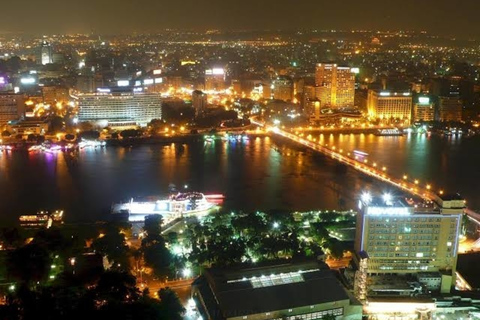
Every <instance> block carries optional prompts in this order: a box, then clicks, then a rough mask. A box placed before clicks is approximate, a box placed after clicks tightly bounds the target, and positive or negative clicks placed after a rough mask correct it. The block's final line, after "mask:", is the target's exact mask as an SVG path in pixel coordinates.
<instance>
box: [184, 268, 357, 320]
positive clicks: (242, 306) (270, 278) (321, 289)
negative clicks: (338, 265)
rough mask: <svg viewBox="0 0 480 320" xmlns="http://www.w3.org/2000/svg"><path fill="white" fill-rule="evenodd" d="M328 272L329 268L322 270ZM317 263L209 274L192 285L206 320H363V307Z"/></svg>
mask: <svg viewBox="0 0 480 320" xmlns="http://www.w3.org/2000/svg"><path fill="white" fill-rule="evenodd" d="M323 268H325V267H323ZM323 268H322V267H321V265H319V264H318V263H307V264H293V263H292V264H282V265H277V266H270V267H257V268H253V269H232V268H230V269H228V270H222V269H207V270H205V271H204V273H203V275H202V276H201V277H200V278H198V279H197V280H195V282H194V283H193V285H192V297H193V299H194V301H195V303H196V305H197V308H198V310H199V311H200V313H201V315H202V317H203V319H206V320H207V319H212V320H225V319H229V320H244V319H252V320H257V319H258V320H260V319H262V320H265V319H288V320H297V319H302V320H314V319H322V318H323V317H325V316H328V315H330V316H334V317H335V319H338V320H341V319H350V320H360V319H361V318H362V306H361V305H360V304H359V303H358V301H356V300H355V299H354V298H351V297H349V295H348V294H347V293H346V291H345V289H344V288H343V287H342V285H341V284H340V283H339V282H338V280H336V278H335V276H334V275H333V274H332V272H331V271H330V270H328V269H323Z"/></svg>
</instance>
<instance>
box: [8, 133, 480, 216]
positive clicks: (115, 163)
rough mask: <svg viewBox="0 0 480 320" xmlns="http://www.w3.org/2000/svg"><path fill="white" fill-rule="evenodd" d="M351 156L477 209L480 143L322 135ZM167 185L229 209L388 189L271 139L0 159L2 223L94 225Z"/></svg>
mask: <svg viewBox="0 0 480 320" xmlns="http://www.w3.org/2000/svg"><path fill="white" fill-rule="evenodd" d="M312 137H313V138H316V139H317V140H318V139H319V141H320V142H322V143H328V144H329V145H336V146H337V147H338V148H342V149H343V150H344V151H345V152H351V151H353V150H362V151H364V152H367V153H369V160H371V161H372V162H373V161H375V162H377V163H378V165H379V166H383V165H385V166H387V167H388V170H387V172H388V173H389V174H391V175H393V176H396V177H401V176H402V175H403V174H407V175H408V176H409V177H415V178H418V179H419V180H420V181H421V183H425V184H426V183H427V182H428V183H431V184H432V188H434V189H440V188H441V189H444V190H446V191H450V192H457V191H460V192H462V194H463V195H465V197H466V198H467V200H468V202H469V204H470V205H471V206H472V207H474V208H477V207H478V208H480V198H478V197H477V195H478V194H479V191H480V183H479V181H480V168H479V164H480V152H478V151H479V149H480V137H473V138H461V139H460V138H444V137H438V136H431V137H427V136H425V135H419V136H404V137H376V136H374V135H350V134H343V135H330V134H327V135H318V134H315V135H313V134H312ZM170 183H174V184H176V185H177V186H178V187H180V186H183V185H185V184H187V185H188V186H189V188H190V189H191V190H198V191H202V192H205V193H208V192H212V193H213V192H215V193H224V194H225V195H226V197H227V198H226V201H225V204H224V205H225V207H226V208H227V209H228V210H256V209H260V210H262V209H263V210H267V209H274V208H277V209H287V210H310V209H329V208H330V209H334V208H346V209H347V208H348V209H350V208H353V207H354V205H355V197H356V195H357V194H358V193H359V192H360V191H361V190H362V189H364V188H373V189H384V188H390V187H388V186H385V185H382V184H381V183H379V182H376V181H374V180H372V179H371V178H368V177H364V176H362V175H361V174H359V173H357V172H355V171H353V170H352V169H347V168H346V167H344V166H342V165H339V164H337V163H335V162H334V161H333V160H332V159H329V158H325V157H324V156H322V155H319V154H315V153H314V152H312V151H310V150H307V149H305V148H302V147H292V145H290V144H286V143H284V142H281V141H278V140H276V139H272V138H252V139H251V140H249V141H247V142H244V143H241V142H224V141H220V140H217V141H215V142H213V143H204V142H203V141H202V142H199V143H191V144H183V145H180V144H168V145H149V146H137V147H132V148H121V147H119V148H114V147H108V148H106V149H98V150H82V151H80V152H79V153H78V154H77V155H76V156H75V155H73V156H72V155H68V154H64V153H59V154H44V153H26V152H25V153H23V152H13V153H1V154H0V219H2V220H10V221H11V220H15V219H16V217H18V215H20V214H24V213H32V212H35V211H36V210H38V209H44V208H45V209H48V208H51V209H55V208H63V209H65V210H66V218H67V219H68V220H94V219H97V218H99V217H102V215H104V214H106V213H107V212H108V211H109V207H110V205H111V204H112V202H114V201H118V200H122V199H127V198H130V197H132V196H146V195H157V194H165V193H166V192H167V191H168V185H169V184H170Z"/></svg>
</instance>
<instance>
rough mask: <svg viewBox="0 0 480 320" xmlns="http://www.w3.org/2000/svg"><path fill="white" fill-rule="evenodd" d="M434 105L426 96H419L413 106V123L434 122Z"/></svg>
mask: <svg viewBox="0 0 480 320" xmlns="http://www.w3.org/2000/svg"><path fill="white" fill-rule="evenodd" d="M434 120H435V103H434V102H433V101H432V100H431V99H430V97H427V96H419V97H417V98H416V101H415V104H414V105H413V121H415V122H417V121H423V122H427V121H434Z"/></svg>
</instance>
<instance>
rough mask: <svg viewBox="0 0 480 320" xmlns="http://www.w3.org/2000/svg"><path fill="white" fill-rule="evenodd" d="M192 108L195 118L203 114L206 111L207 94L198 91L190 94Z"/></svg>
mask: <svg viewBox="0 0 480 320" xmlns="http://www.w3.org/2000/svg"><path fill="white" fill-rule="evenodd" d="M192 106H193V109H195V116H196V117H198V116H199V115H201V114H203V113H204V112H205V110H206V109H207V94H206V93H203V91H200V90H194V91H193V92H192Z"/></svg>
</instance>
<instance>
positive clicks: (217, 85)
mask: <svg viewBox="0 0 480 320" xmlns="http://www.w3.org/2000/svg"><path fill="white" fill-rule="evenodd" d="M225 89H226V85H225V70H224V69H223V68H213V69H207V70H205V90H206V91H221V90H225Z"/></svg>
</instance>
